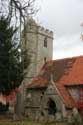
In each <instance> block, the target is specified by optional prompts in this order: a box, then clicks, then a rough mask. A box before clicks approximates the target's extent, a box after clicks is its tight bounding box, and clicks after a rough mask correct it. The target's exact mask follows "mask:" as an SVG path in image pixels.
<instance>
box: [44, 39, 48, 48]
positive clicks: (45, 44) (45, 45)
mask: <svg viewBox="0 0 83 125" xmlns="http://www.w3.org/2000/svg"><path fill="white" fill-rule="evenodd" d="M44 47H47V37H45V38H44Z"/></svg>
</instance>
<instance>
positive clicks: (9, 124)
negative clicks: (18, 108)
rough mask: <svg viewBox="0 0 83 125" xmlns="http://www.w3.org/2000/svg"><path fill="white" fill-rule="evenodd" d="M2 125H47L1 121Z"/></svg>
mask: <svg viewBox="0 0 83 125" xmlns="http://www.w3.org/2000/svg"><path fill="white" fill-rule="evenodd" d="M0 125H45V124H44V123H38V122H32V121H16V122H15V121H0Z"/></svg>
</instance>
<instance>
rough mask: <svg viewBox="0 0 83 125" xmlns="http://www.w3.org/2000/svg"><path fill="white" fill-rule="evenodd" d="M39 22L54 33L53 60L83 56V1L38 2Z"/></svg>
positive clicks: (44, 0) (55, 0)
mask: <svg viewBox="0 0 83 125" xmlns="http://www.w3.org/2000/svg"><path fill="white" fill-rule="evenodd" d="M37 2H38V5H39V6H40V11H39V12H38V14H37V20H38V21H39V22H40V24H41V25H43V26H44V27H46V28H48V29H50V30H53V31H54V51H53V58H54V59H55V58H63V57H69V56H77V55H83V43H82V41H81V39H80V35H81V34H82V33H83V27H81V26H80V24H81V22H82V21H83V0H38V1H37Z"/></svg>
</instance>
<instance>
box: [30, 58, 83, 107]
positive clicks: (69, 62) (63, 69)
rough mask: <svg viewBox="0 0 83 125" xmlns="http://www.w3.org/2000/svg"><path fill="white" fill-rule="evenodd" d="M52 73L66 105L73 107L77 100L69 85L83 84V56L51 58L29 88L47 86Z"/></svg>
mask: <svg viewBox="0 0 83 125" xmlns="http://www.w3.org/2000/svg"><path fill="white" fill-rule="evenodd" d="M51 75H53V80H54V82H55V85H56V86H57V88H58V90H59V92H60V94H61V95H62V96H63V99H64V103H65V105H66V107H73V106H74V105H75V101H74V100H73V98H72V97H71V95H70V94H69V92H68V90H67V86H77V85H83V56H79V57H72V58H65V59H59V60H51V61H48V62H46V64H45V65H44V66H43V67H42V69H41V71H40V73H39V75H38V76H37V77H36V78H35V79H33V81H32V82H31V83H30V84H29V86H28V87H29V88H35V87H36V88H37V87H38V88H39V87H46V86H47V85H48V83H49V81H50V78H51Z"/></svg>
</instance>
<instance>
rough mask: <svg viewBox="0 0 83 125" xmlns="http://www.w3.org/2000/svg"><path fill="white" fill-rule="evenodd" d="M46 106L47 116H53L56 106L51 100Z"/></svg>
mask: <svg viewBox="0 0 83 125" xmlns="http://www.w3.org/2000/svg"><path fill="white" fill-rule="evenodd" d="M47 106H48V114H49V115H55V113H56V111H57V109H56V104H55V102H54V100H53V99H51V98H49V100H48V102H47Z"/></svg>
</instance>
